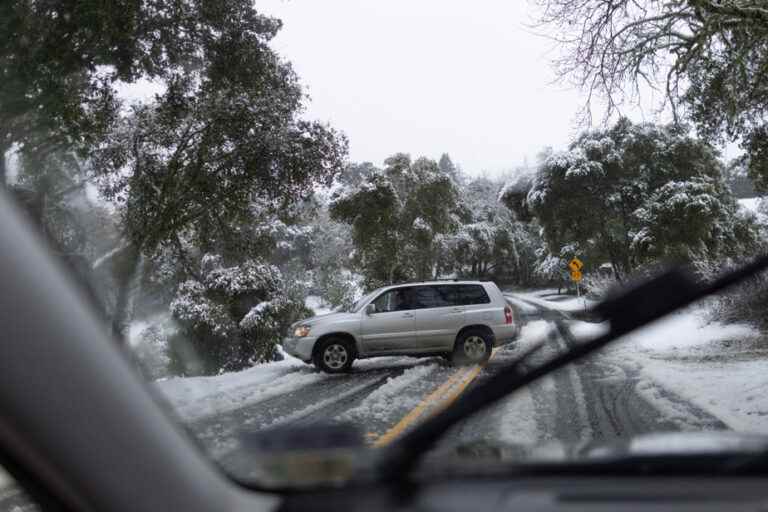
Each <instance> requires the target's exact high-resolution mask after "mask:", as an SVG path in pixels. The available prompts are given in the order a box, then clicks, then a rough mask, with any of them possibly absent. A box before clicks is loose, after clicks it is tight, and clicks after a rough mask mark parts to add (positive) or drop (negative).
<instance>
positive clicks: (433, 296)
mask: <svg viewBox="0 0 768 512" xmlns="http://www.w3.org/2000/svg"><path fill="white" fill-rule="evenodd" d="M455 289H456V287H455V286H450V285H432V286H417V287H416V288H415V289H414V306H415V307H416V309H426V308H444V307H448V306H457V305H458V296H457V294H456V293H455Z"/></svg>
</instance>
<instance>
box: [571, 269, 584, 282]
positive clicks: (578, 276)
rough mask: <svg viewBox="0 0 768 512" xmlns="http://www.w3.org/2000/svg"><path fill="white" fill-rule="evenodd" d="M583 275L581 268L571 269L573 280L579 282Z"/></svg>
mask: <svg viewBox="0 0 768 512" xmlns="http://www.w3.org/2000/svg"><path fill="white" fill-rule="evenodd" d="M582 277H583V276H582V275H581V271H580V270H571V280H573V281H576V282H577V283H578V282H579V281H581V278H582Z"/></svg>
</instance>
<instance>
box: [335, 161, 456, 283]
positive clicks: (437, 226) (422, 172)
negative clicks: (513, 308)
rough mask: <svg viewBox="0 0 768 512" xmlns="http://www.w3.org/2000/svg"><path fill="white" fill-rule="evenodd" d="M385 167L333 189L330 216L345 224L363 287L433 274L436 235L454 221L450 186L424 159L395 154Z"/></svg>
mask: <svg viewBox="0 0 768 512" xmlns="http://www.w3.org/2000/svg"><path fill="white" fill-rule="evenodd" d="M385 165H386V167H385V168H384V169H383V170H377V171H376V172H374V173H372V174H371V175H370V176H369V177H368V178H367V179H365V180H364V181H362V182H361V183H360V184H359V185H358V186H346V187H343V188H342V189H340V190H337V191H336V193H335V194H334V197H333V199H332V202H331V205H330V212H331V217H332V218H333V219H334V220H337V221H340V222H344V223H347V224H349V225H351V227H352V240H353V242H354V244H355V257H354V262H355V265H356V266H357V267H358V268H359V269H360V270H361V271H362V273H363V274H364V275H365V277H366V284H367V285H368V286H375V285H380V284H384V283H391V282H396V281H403V280H408V279H428V278H431V277H434V275H435V273H436V272H437V260H438V258H439V256H440V254H439V253H440V243H441V242H440V241H441V235H442V234H445V233H450V232H452V231H453V230H454V229H455V228H456V226H457V222H458V218H457V204H458V192H457V188H456V184H455V182H454V181H453V179H452V178H451V177H450V176H448V175H446V174H444V173H443V172H441V171H440V169H439V168H438V165H437V164H436V163H435V162H434V161H432V160H429V159H426V158H419V159H418V160H416V161H413V162H412V161H411V158H410V157H409V156H408V155H405V154H402V153H400V154H396V155H394V156H392V157H390V158H388V159H387V160H386V161H385Z"/></svg>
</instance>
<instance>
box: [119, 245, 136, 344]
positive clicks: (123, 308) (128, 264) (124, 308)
mask: <svg viewBox="0 0 768 512" xmlns="http://www.w3.org/2000/svg"><path fill="white" fill-rule="evenodd" d="M140 256H141V246H138V245H136V244H134V243H131V244H130V245H129V246H128V247H127V248H126V249H125V253H124V255H123V257H124V258H125V259H124V260H123V264H122V265H121V266H120V267H121V268H120V269H119V270H118V271H117V272H116V274H115V283H116V288H117V296H116V297H115V309H114V311H113V312H112V334H113V335H114V336H115V339H117V340H118V341H119V342H121V343H125V341H126V340H125V334H126V331H127V328H128V324H129V323H130V321H131V315H132V308H131V291H132V290H131V284H132V283H133V281H134V278H135V276H136V272H137V271H138V270H139V269H138V268H137V267H138V263H139V261H140Z"/></svg>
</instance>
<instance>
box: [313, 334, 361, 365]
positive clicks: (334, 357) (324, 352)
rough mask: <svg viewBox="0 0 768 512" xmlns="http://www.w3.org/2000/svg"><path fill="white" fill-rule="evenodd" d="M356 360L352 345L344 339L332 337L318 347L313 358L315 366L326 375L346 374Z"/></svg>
mask: <svg viewBox="0 0 768 512" xmlns="http://www.w3.org/2000/svg"><path fill="white" fill-rule="evenodd" d="M354 360H355V356H354V351H353V349H352V346H351V344H350V343H349V342H348V341H347V340H345V339H344V338H338V337H335V336H333V337H330V338H326V339H324V340H323V341H322V342H321V343H320V345H318V347H317V349H316V350H315V353H314V355H313V356H312V362H313V363H315V366H316V367H317V368H318V369H320V370H322V371H324V372H325V373H345V372H348V371H349V369H350V368H351V367H352V361H354Z"/></svg>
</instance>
